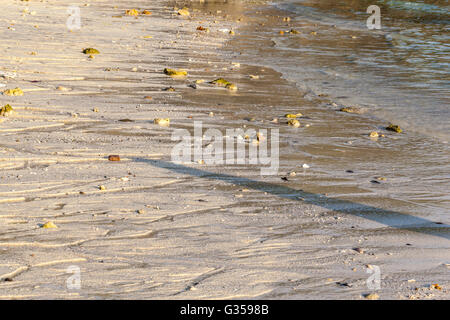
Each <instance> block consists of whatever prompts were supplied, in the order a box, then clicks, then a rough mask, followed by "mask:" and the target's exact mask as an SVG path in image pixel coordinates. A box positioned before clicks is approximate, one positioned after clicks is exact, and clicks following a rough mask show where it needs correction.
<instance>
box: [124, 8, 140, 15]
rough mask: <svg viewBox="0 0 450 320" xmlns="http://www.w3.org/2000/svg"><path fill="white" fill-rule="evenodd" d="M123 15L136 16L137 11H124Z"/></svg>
mask: <svg viewBox="0 0 450 320" xmlns="http://www.w3.org/2000/svg"><path fill="white" fill-rule="evenodd" d="M125 14H126V15H127V16H138V15H139V11H137V10H136V9H130V10H125Z"/></svg>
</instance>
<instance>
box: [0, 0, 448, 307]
mask: <svg viewBox="0 0 450 320" xmlns="http://www.w3.org/2000/svg"><path fill="white" fill-rule="evenodd" d="M84 3H85V4H89V6H82V7H81V19H82V20H81V22H82V27H81V29H80V30H77V31H73V32H69V31H68V29H67V27H66V19H67V16H68V14H67V12H66V10H67V7H68V6H69V5H71V4H72V3H71V1H66V0H60V1H43V2H40V1H39V2H38V1H29V2H21V1H14V2H8V3H4V2H2V4H1V9H2V10H1V11H0V21H1V22H2V25H3V26H9V27H4V28H3V30H2V33H3V34H2V35H3V37H2V39H3V41H2V42H1V44H0V51H1V53H2V54H1V65H0V71H7V72H14V73H16V74H17V76H16V77H15V78H7V79H0V80H1V81H0V83H4V84H6V87H5V89H6V88H15V87H20V88H22V89H23V91H24V95H23V96H19V97H9V96H5V95H3V96H0V99H1V106H3V105H5V104H6V103H9V104H10V105H11V106H12V107H13V108H14V110H15V114H14V115H12V116H10V117H7V118H5V117H2V118H1V120H2V122H1V123H0V132H1V137H2V139H1V142H0V168H1V174H0V221H1V223H0V280H2V281H1V282H0V298H3V299H24V298H25V299H29V298H30V299H43V298H63V299H109V298H114V299H207V298H208V299H224V298H267V299H299V298H301V299H314V298H326V299H328V298H332V299H364V295H366V294H368V293H372V292H377V293H378V294H379V296H380V297H381V298H382V299H409V298H413V299H414V298H417V299H425V298H433V299H439V298H448V297H449V295H448V288H449V285H450V277H449V264H448V263H450V254H449V235H448V232H446V231H442V232H441V231H440V230H444V229H445V228H446V227H448V226H446V225H443V226H442V227H441V226H439V227H441V229H436V228H437V227H436V225H435V224H434V222H433V221H428V220H426V219H423V218H415V217H413V216H410V215H408V214H406V213H397V212H391V211H389V210H383V209H380V210H376V209H375V208H373V207H369V206H367V205H358V204H355V203H352V202H349V201H339V200H337V199H328V198H327V197H326V196H325V195H322V194H318V193H314V192H306V191H302V190H300V189H298V188H295V187H292V186H290V185H289V184H286V183H285V182H283V181H282V180H281V179H280V177H281V176H283V174H282V173H285V172H286V171H285V170H287V168H286V166H284V167H283V165H282V169H280V175H279V176H271V177H265V178H262V177H260V175H259V168H255V167H248V166H228V167H218V166H216V167H214V166H207V165H201V164H197V163H193V164H191V165H186V166H177V165H174V164H171V162H170V151H171V149H172V147H173V145H174V143H173V142H172V141H171V139H170V138H171V132H172V130H173V129H174V128H192V126H193V119H195V120H201V121H203V122H204V123H205V125H208V126H210V127H216V128H220V129H223V130H224V129H225V128H227V127H236V126H242V125H243V124H245V121H243V120H241V121H237V120H236V119H237V118H239V117H241V114H240V113H242V110H243V109H242V106H245V104H250V103H253V104H255V105H258V104H262V103H264V102H265V103H267V104H275V103H277V101H278V102H279V101H280V100H279V99H282V100H281V101H283V105H284V106H285V107H286V108H287V109H289V107H291V108H292V107H293V105H294V102H292V99H297V98H296V97H297V95H298V92H297V90H296V89H295V88H294V87H293V86H292V85H290V84H289V83H288V82H286V81H284V80H282V79H280V75H279V74H278V73H276V72H274V71H272V70H270V69H265V70H261V68H259V67H253V66H250V65H242V66H241V67H240V68H237V67H236V66H235V65H233V64H232V63H231V62H233V61H235V60H234V59H235V58H236V56H230V55H228V56H225V55H220V54H219V53H220V51H218V50H219V49H220V48H221V47H222V46H223V45H224V43H225V42H226V41H227V40H228V39H230V38H232V37H233V36H232V35H230V34H228V32H226V30H224V29H227V30H236V31H237V32H238V30H239V26H240V25H247V26H248V25H249V24H250V23H252V21H248V20H246V19H245V17H243V19H242V21H240V22H237V21H236V17H238V16H239V15H236V14H232V15H231V16H229V17H225V16H224V13H225V12H229V10H231V8H234V9H235V11H236V12H238V13H239V12H242V11H241V7H237V6H238V5H239V4H234V5H233V6H229V5H228V6H227V5H220V4H214V5H212V4H208V3H207V4H206V5H204V6H203V8H204V10H202V11H196V10H194V9H191V16H190V17H182V16H178V15H177V14H176V11H174V10H173V6H175V5H176V4H175V3H168V2H166V1H152V2H151V5H149V6H148V7H143V5H142V2H140V1H121V2H120V3H118V4H117V5H114V4H111V2H110V1H84V2H83V4H84ZM196 6H198V7H202V5H199V4H197V5H196ZM132 8H139V9H140V10H143V9H148V10H150V11H152V15H150V16H139V17H138V18H135V17H132V16H125V15H124V12H125V10H127V9H132ZM24 9H28V10H27V11H24ZM217 10H222V12H219V13H218V12H217ZM227 10H228V11H227ZM210 12H212V13H214V14H210ZM214 21H216V22H214ZM200 25H202V26H204V27H208V28H209V29H210V32H209V33H206V32H204V31H197V30H196V28H197V27H198V26H200ZM145 36H151V38H150V37H145ZM87 47H93V48H96V49H98V50H99V51H100V54H99V55H96V56H95V58H94V59H90V58H88V56H87V55H84V54H83V53H81V51H82V49H84V48H87ZM32 52H34V53H35V54H31V53H32ZM166 67H170V68H185V69H186V70H187V71H188V72H189V76H188V78H187V79H184V80H183V79H182V80H173V79H171V78H169V77H168V76H166V75H164V74H163V72H162V71H163V69H164V68H166ZM255 72H265V73H264V81H263V82H260V83H258V84H257V85H255V82H254V81H252V79H249V77H248V75H249V74H254V73H255ZM219 76H223V77H226V78H227V79H230V80H232V81H233V82H236V83H238V86H239V90H238V92H236V93H232V92H228V91H227V90H225V89H218V88H214V87H212V86H209V85H207V84H203V85H199V86H198V88H197V89H196V90H194V89H192V88H190V87H188V84H191V83H192V81H193V80H196V79H206V80H208V81H209V80H213V79H215V78H217V77H219ZM275 85H276V88H275ZM59 86H63V87H65V88H67V91H65V90H58V89H57V88H58V87H59ZM170 86H173V87H174V88H175V91H173V92H171V91H164V90H163V89H164V88H167V87H170ZM274 90H276V92H279V93H282V94H280V95H277V96H276V97H273V94H272V93H273V91H274ZM147 96H151V99H149V98H148V97H147ZM146 97H147V98H146ZM277 99H278V100H277ZM289 103H291V105H289ZM210 112H214V117H211V116H209V113H210ZM277 112H278V113H279V112H280V110H278V111H277ZM157 117H158V118H166V117H169V118H170V120H171V126H170V127H159V126H157V125H155V124H154V123H153V121H152V120H153V119H154V118H157ZM241 118H242V117H241ZM121 119H122V120H123V119H129V120H131V121H119V120H121ZM261 126H263V127H269V128H270V127H271V126H274V125H273V124H270V122H269V121H265V122H263V123H261ZM111 154H118V155H120V157H121V161H120V162H111V161H108V159H107V157H108V155H111ZM100 186H104V190H100ZM102 189H103V188H102ZM346 209H349V210H346ZM350 209H351V210H350ZM355 212H365V214H364V215H359V213H355ZM349 213H350V214H349ZM380 217H384V218H385V219H384V220H383V219H382V218H380ZM48 221H52V222H53V223H54V224H55V225H56V226H57V228H54V229H45V228H42V227H41V226H42V224H44V223H46V222H48ZM417 225H420V227H418V228H416V226H417ZM445 230H447V229H445ZM409 244H413V245H409ZM355 248H361V250H360V252H361V253H358V252H357V251H355V250H354V249H355ZM419 257H420V259H419ZM368 265H369V268H372V269H371V270H373V266H374V265H376V266H379V267H380V270H381V289H380V290H375V289H370V288H368V287H367V284H366V280H367V278H368V277H369V276H370V274H368V273H367V272H366V270H367V266H368ZM69 266H76V267H79V268H80V270H81V274H80V275H81V288H79V289H74V288H72V289H71V288H68V287H67V285H66V281H67V279H68V278H69V277H70V276H71V275H72V274H71V273H68V272H67V270H68V267H69ZM370 266H372V267H370ZM413 280H414V281H413ZM434 283H439V285H440V286H441V287H442V290H438V289H432V288H430V285H431V284H434ZM416 288H418V289H416Z"/></svg>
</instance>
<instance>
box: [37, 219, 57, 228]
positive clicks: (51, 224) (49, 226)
mask: <svg viewBox="0 0 450 320" xmlns="http://www.w3.org/2000/svg"><path fill="white" fill-rule="evenodd" d="M41 227H42V228H44V229H55V228H58V227H57V226H56V224H54V223H53V222H51V221H49V222H46V223H44V224H43V225H42V226H41Z"/></svg>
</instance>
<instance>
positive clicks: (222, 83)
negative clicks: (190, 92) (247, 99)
mask: <svg viewBox="0 0 450 320" xmlns="http://www.w3.org/2000/svg"><path fill="white" fill-rule="evenodd" d="M210 83H211V84H213V85H215V86H218V87H225V88H227V89H228V90H231V91H236V90H237V86H236V85H235V84H234V83H231V82H230V81H228V80H225V79H224V78H218V79H216V80H213V81H211V82H210Z"/></svg>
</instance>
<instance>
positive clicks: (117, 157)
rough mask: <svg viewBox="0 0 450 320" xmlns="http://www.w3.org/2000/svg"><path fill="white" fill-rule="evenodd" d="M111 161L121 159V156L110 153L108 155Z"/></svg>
mask: <svg viewBox="0 0 450 320" xmlns="http://www.w3.org/2000/svg"><path fill="white" fill-rule="evenodd" d="M108 160H109V161H120V156H118V155H110V156H108Z"/></svg>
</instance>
